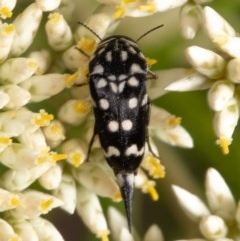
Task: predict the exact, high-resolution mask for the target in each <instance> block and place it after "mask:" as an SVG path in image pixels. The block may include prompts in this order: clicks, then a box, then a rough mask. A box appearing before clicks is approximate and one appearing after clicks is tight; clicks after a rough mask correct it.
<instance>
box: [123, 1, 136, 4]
mask: <svg viewBox="0 0 240 241" xmlns="http://www.w3.org/2000/svg"><path fill="white" fill-rule="evenodd" d="M138 1H139V0H123V2H124V3H125V4H128V3H135V2H138Z"/></svg>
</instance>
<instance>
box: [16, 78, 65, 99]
mask: <svg viewBox="0 0 240 241" xmlns="http://www.w3.org/2000/svg"><path fill="white" fill-rule="evenodd" d="M65 78H66V75H65V74H55V73H51V74H45V75H35V76H32V77H30V78H29V79H27V80H25V81H24V82H23V83H21V85H20V86H21V87H22V88H24V89H26V90H28V91H29V92H30V93H31V95H32V98H31V101H34V102H39V101H43V100H45V99H48V98H50V97H52V96H54V95H56V94H58V93H59V92H61V91H62V90H63V89H64V87H65V85H64V80H65Z"/></svg>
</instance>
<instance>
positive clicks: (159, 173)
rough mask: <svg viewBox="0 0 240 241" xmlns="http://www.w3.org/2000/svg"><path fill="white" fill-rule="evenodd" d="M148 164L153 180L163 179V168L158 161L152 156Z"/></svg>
mask: <svg viewBox="0 0 240 241" xmlns="http://www.w3.org/2000/svg"><path fill="white" fill-rule="evenodd" d="M148 161H149V163H150V164H151V165H152V167H153V168H152V170H151V175H152V176H153V177H154V178H164V177H165V168H164V166H163V165H161V164H160V162H159V161H158V159H157V158H156V157H154V156H152V157H150V158H149V160H148Z"/></svg>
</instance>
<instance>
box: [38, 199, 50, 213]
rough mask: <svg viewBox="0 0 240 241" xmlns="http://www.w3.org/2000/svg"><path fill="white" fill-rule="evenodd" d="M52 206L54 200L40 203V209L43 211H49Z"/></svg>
mask: <svg viewBox="0 0 240 241" xmlns="http://www.w3.org/2000/svg"><path fill="white" fill-rule="evenodd" d="M52 204H53V198H50V199H48V200H46V201H43V202H41V203H40V209H41V210H42V211H48V210H49V208H50V207H51V205H52Z"/></svg>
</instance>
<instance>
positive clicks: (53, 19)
mask: <svg viewBox="0 0 240 241" xmlns="http://www.w3.org/2000/svg"><path fill="white" fill-rule="evenodd" d="M61 18H62V15H61V14H59V13H51V14H50V15H49V17H48V19H49V20H50V21H51V22H53V23H57V22H59V21H60V19H61Z"/></svg>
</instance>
